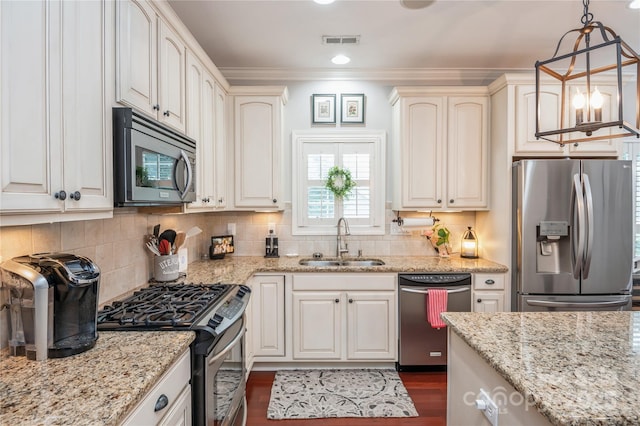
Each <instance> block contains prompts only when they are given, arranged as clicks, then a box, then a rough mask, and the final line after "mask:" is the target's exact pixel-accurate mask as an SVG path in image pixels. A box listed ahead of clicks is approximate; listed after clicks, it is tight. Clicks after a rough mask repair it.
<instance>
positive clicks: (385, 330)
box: [347, 292, 396, 360]
mask: <svg viewBox="0 0 640 426" xmlns="http://www.w3.org/2000/svg"><path fill="white" fill-rule="evenodd" d="M347 302H348V304H347V357H348V359H390V360H393V359H395V356H396V322H395V318H396V300H395V297H394V293H393V292H372V293H367V292H349V293H347Z"/></svg>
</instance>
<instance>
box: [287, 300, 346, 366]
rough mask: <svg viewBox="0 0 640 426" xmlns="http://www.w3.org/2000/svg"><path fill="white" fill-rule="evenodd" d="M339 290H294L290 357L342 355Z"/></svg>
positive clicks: (310, 357)
mask: <svg viewBox="0 0 640 426" xmlns="http://www.w3.org/2000/svg"><path fill="white" fill-rule="evenodd" d="M343 303H344V302H343V293H340V292H306V291H305V292H294V293H293V321H292V322H293V339H292V340H293V358H294V359H326V360H329V359H340V358H341V357H342V346H341V342H342V334H343V333H342V327H343V324H342V304H343Z"/></svg>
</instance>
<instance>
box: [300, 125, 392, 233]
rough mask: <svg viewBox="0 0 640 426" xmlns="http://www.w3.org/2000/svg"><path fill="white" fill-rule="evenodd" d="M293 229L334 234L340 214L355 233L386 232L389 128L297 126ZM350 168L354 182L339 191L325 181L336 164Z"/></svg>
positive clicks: (303, 231)
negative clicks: (345, 192) (320, 129)
mask: <svg viewBox="0 0 640 426" xmlns="http://www.w3.org/2000/svg"><path fill="white" fill-rule="evenodd" d="M292 139H293V156H292V158H293V165H292V170H293V173H294V176H293V191H292V194H293V197H292V198H293V203H292V213H293V217H292V223H293V229H292V232H293V234H294V235H333V234H335V227H336V223H337V220H338V218H340V217H345V218H346V219H348V220H349V225H350V227H351V233H352V234H360V235H367V234H368V235H383V234H384V200H385V196H384V195H385V194H384V189H385V170H384V167H385V158H384V155H385V141H386V138H385V133H384V132H379V131H366V132H365V131H359V132H315V131H312V132H296V131H294V132H293V135H292ZM335 166H337V167H339V168H342V169H346V170H349V172H350V173H351V179H352V180H353V181H354V182H355V183H356V186H355V187H354V188H353V189H352V190H351V192H350V193H349V195H348V196H345V197H344V198H339V197H336V196H335V195H334V194H333V192H331V191H330V190H329V189H328V188H327V187H326V186H325V183H326V181H327V176H328V174H329V170H330V169H331V168H332V167H335Z"/></svg>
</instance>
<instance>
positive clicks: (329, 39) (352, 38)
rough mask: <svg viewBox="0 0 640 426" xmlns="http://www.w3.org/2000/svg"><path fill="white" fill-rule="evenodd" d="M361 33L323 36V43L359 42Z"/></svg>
mask: <svg viewBox="0 0 640 426" xmlns="http://www.w3.org/2000/svg"><path fill="white" fill-rule="evenodd" d="M358 43H360V36H359V35H340V36H328V35H325V36H322V44H358Z"/></svg>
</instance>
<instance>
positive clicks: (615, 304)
mask: <svg viewBox="0 0 640 426" xmlns="http://www.w3.org/2000/svg"><path fill="white" fill-rule="evenodd" d="M526 303H527V305H529V306H539V307H543V308H620V307H623V306H627V305H628V304H629V300H614V301H608V302H553V301H550V300H526Z"/></svg>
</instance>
